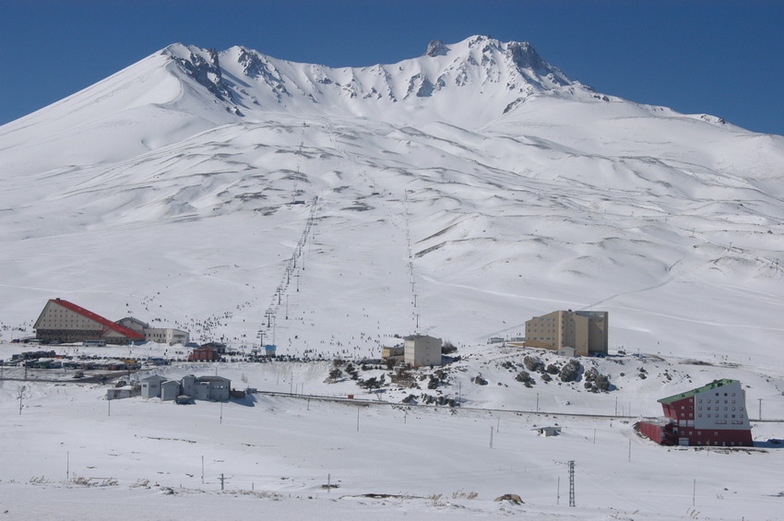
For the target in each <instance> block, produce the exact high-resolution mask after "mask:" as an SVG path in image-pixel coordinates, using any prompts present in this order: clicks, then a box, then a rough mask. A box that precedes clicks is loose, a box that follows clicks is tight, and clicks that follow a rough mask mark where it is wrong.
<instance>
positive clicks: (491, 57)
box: [0, 36, 784, 366]
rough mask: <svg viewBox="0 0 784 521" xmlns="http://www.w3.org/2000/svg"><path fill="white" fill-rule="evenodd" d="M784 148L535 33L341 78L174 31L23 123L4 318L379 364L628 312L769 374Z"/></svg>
mask: <svg viewBox="0 0 784 521" xmlns="http://www.w3.org/2000/svg"><path fill="white" fill-rule="evenodd" d="M783 165H784V138H782V137H781V136H774V135H762V134H756V133H752V132H748V131H746V130H743V129H741V128H738V127H736V126H734V125H732V124H730V123H727V122H724V121H722V120H720V119H718V118H715V117H712V116H708V115H684V114H679V113H677V112H675V111H673V110H671V109H668V108H665V107H654V106H648V105H641V104H637V103H634V102H630V101H627V100H623V99H620V98H617V97H614V96H611V95H609V94H607V95H606V94H602V93H597V92H594V91H593V90H592V89H591V88H589V87H587V86H584V85H582V84H580V83H579V82H576V81H573V80H571V79H569V78H568V77H567V76H566V74H564V73H563V72H561V71H560V70H559V69H557V68H556V67H553V66H552V65H550V64H548V63H547V62H545V61H544V60H543V59H542V58H541V57H539V55H538V54H537V53H536V52H535V51H534V50H533V48H532V47H531V46H530V45H529V44H527V43H517V42H508V43H504V42H499V41H497V40H494V39H491V38H488V37H484V36H475V37H472V38H469V39H467V40H464V41H462V42H459V43H456V44H444V43H442V42H433V43H431V44H430V45H429V46H428V48H427V50H426V52H425V54H424V55H423V56H420V57H418V58H413V59H410V60H405V61H402V62H400V63H396V64H389V65H375V66H371V67H362V68H340V69H332V68H329V67H325V66H321V65H313V64H301V63H292V62H288V61H285V60H279V59H275V58H272V57H269V56H265V55H263V54H260V53H258V52H256V51H253V50H250V49H247V48H243V47H233V48H231V49H228V50H226V51H223V52H216V51H213V50H205V49H200V48H197V47H193V46H186V45H181V44H175V45H172V46H169V47H167V48H166V49H163V50H162V51H160V52H158V53H156V54H154V55H152V56H149V57H147V58H145V59H143V60H141V61H140V62H138V63H136V64H134V65H132V66H130V67H128V68H126V69H124V70H122V71H120V72H118V73H117V74H115V75H113V76H111V77H109V78H107V79H105V80H103V81H101V82H99V83H97V84H95V85H93V86H91V87H89V88H87V89H84V90H83V91H81V92H78V93H76V94H74V95H72V96H70V97H68V98H66V99H64V100H62V101H60V102H57V103H55V104H53V105H51V106H49V107H46V108H44V109H41V110H39V111H37V112H35V113H33V114H30V115H29V116H26V117H24V118H21V119H19V120H17V121H14V122H12V123H9V124H7V125H4V126H2V127H0V176H2V178H1V179H0V182H2V186H3V189H2V191H0V224H1V226H0V240H1V241H2V245H3V247H2V249H1V250H0V262H2V266H3V280H2V282H0V285H1V287H2V288H3V294H4V296H5V298H3V299H2V308H0V309H1V311H0V320H1V321H2V323H3V325H4V326H5V327H6V328H13V327H17V326H20V325H22V324H24V325H25V326H26V327H27V328H28V332H29V331H30V326H31V322H32V321H33V320H34V319H35V318H36V316H37V314H38V312H39V311H40V309H41V308H42V306H43V304H44V302H45V301H46V299H48V298H51V297H55V296H61V297H63V298H68V299H69V300H72V301H74V302H77V303H79V304H80V305H82V306H84V307H87V308H89V309H91V310H94V311H97V312H99V313H102V314H104V315H106V316H109V317H111V318H117V319H119V318H121V317H122V316H126V315H135V316H138V317H139V318H141V319H143V320H147V321H152V322H155V323H157V322H159V321H160V323H163V324H170V325H175V326H179V327H182V328H184V329H188V330H190V331H191V333H192V334H193V336H194V337H195V339H197V340H198V339H204V340H206V339H209V338H224V339H226V340H228V341H230V342H232V343H234V344H236V345H242V344H245V345H250V344H253V343H256V342H258V341H260V340H261V339H260V338H259V331H261V334H262V335H264V339H263V340H264V342H265V343H266V342H268V341H269V340H270V338H271V337H273V341H274V342H275V343H276V344H277V345H278V349H279V352H281V353H290V354H302V353H304V352H310V351H314V352H319V353H322V354H325V355H328V356H331V355H341V356H351V355H357V356H364V355H368V354H378V352H379V349H380V346H381V345H382V344H386V343H390V342H394V341H395V340H394V338H392V337H393V336H394V335H403V334H408V333H411V332H413V331H415V330H419V331H421V332H426V333H430V334H433V335H436V336H440V337H442V338H445V339H449V340H451V341H452V342H454V343H455V344H458V345H465V344H478V343H483V342H484V341H485V340H486V338H487V337H489V336H516V335H519V334H521V333H522V330H523V324H524V322H525V320H527V319H528V318H530V317H531V316H534V315H539V314H544V313H547V312H549V311H552V310H555V309H564V308H573V309H604V310H608V311H609V312H610V321H611V340H610V342H611V350H616V349H620V348H624V349H626V350H639V351H644V352H660V353H663V354H673V355H681V356H698V357H702V358H714V357H715V358H721V359H724V357H729V358H730V359H732V360H735V361H739V362H740V361H742V362H744V363H746V364H752V365H760V366H770V365H771V364H772V363H774V362H778V361H780V356H781V355H780V352H779V350H780V340H781V338H782V332H784V328H782V327H781V323H780V318H779V317H780V316H781V314H782V311H784V304H782V296H784V278H783V277H782V267H781V265H780V262H781V251H783V250H784V239H783V238H782V237H783V236H784V233H783V232H784V226H783V225H782V223H783V222H784V196H783V195H782V190H781V187H782V186H783V185H782V181H783V177H784V166H783ZM2 334H3V337H4V338H6V339H7V338H11V337H13V336H19V334H20V333H18V332H17V331H9V330H7V329H6V330H5V331H2Z"/></svg>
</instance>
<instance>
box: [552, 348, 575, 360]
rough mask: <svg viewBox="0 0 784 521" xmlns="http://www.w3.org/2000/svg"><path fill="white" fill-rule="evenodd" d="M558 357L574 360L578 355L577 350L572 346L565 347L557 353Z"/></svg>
mask: <svg viewBox="0 0 784 521" xmlns="http://www.w3.org/2000/svg"><path fill="white" fill-rule="evenodd" d="M556 353H557V354H558V356H565V357H567V358H574V355H576V354H577V349H575V348H574V347H572V346H563V347H561V348H559V349H558V351H556Z"/></svg>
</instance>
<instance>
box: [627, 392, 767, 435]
mask: <svg viewBox="0 0 784 521" xmlns="http://www.w3.org/2000/svg"><path fill="white" fill-rule="evenodd" d="M658 402H659V403H661V404H662V409H663V410H664V417H663V418H659V419H657V420H645V421H641V422H640V423H639V424H638V427H639V430H640V433H641V434H643V435H644V436H647V437H648V438H650V439H652V440H653V441H655V442H656V443H660V444H661V445H695V446H717V445H718V446H725V447H732V446H742V447H750V446H752V445H753V441H752V438H751V426H750V425H749V417H748V414H747V411H746V393H745V392H744V391H743V389H742V388H741V384H740V382H739V381H737V380H727V379H724V380H715V381H713V382H711V383H709V384H708V385H705V386H703V387H698V388H697V389H692V390H691V391H687V392H684V393H680V394H676V395H673V396H668V397H667V398H662V399H660V400H658Z"/></svg>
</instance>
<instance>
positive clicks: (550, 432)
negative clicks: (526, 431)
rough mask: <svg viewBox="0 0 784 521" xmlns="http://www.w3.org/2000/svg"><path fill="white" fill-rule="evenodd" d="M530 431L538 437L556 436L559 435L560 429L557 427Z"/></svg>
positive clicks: (537, 428) (538, 428)
mask: <svg viewBox="0 0 784 521" xmlns="http://www.w3.org/2000/svg"><path fill="white" fill-rule="evenodd" d="M532 430H535V431H536V432H537V433H538V434H539V436H545V437H549V436H558V435H559V434H561V428H560V427H558V426H549V425H548V426H545V427H536V428H534V429H532Z"/></svg>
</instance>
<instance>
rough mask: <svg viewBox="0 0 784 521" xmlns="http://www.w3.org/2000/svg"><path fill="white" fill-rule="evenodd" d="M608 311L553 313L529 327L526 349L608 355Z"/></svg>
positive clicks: (535, 320) (532, 320)
mask: <svg viewBox="0 0 784 521" xmlns="http://www.w3.org/2000/svg"><path fill="white" fill-rule="evenodd" d="M608 330H609V315H608V313H607V312H606V311H572V310H568V311H563V310H559V311H553V312H552V313H548V314H546V315H542V316H540V317H534V318H532V319H531V320H528V321H527V322H526V323H525V345H526V346H528V347H540V348H544V349H552V350H559V349H563V348H565V347H573V348H574V349H575V354H577V355H581V356H588V355H595V354H606V353H607V344H608V343H607V338H608V337H607V332H608Z"/></svg>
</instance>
